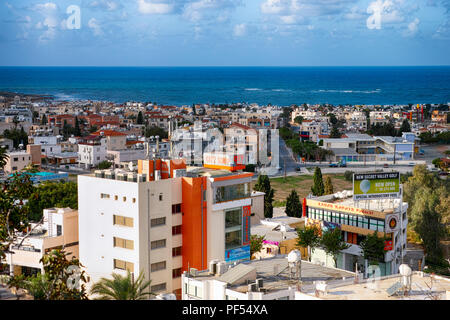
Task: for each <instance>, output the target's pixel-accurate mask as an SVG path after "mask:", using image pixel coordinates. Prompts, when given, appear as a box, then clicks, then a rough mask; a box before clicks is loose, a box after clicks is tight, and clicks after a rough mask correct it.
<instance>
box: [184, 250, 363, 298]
mask: <svg viewBox="0 0 450 320" xmlns="http://www.w3.org/2000/svg"><path fill="white" fill-rule="evenodd" d="M240 264H244V265H246V266H250V267H252V268H255V269H256V278H257V279H263V288H264V291H265V292H272V291H278V290H286V289H288V288H289V287H292V286H295V285H297V281H296V280H295V279H293V278H291V276H290V272H289V268H288V262H287V255H286V254H282V255H277V256H275V257H273V258H267V259H261V260H247V261H243V262H241V263H240ZM354 276H355V274H354V273H353V272H350V271H345V270H341V269H335V268H328V267H324V266H321V265H318V264H314V263H311V262H308V261H304V260H302V263H301V279H302V286H303V285H307V286H308V287H311V286H312V284H313V282H314V281H332V280H342V279H343V278H346V279H347V278H352V279H353V277H354ZM192 278H193V279H196V280H220V279H219V278H220V276H217V275H209V274H208V270H205V271H201V272H199V273H198V275H197V277H192ZM227 288H228V289H232V290H235V291H238V292H242V293H245V292H248V286H247V284H237V285H230V284H229V285H228V287H227Z"/></svg>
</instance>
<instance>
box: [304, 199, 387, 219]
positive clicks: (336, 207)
mask: <svg viewBox="0 0 450 320" xmlns="http://www.w3.org/2000/svg"><path fill="white" fill-rule="evenodd" d="M306 205H307V206H308V207H312V208H318V209H325V210H329V211H338V212H345V213H352V214H358V215H364V216H371V217H374V218H381V219H384V217H385V215H386V214H385V213H383V212H380V211H374V210H368V209H363V208H356V207H349V206H344V205H341V204H339V203H330V202H321V201H317V200H311V199H307V200H306Z"/></svg>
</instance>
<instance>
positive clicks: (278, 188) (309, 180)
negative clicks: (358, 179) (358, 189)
mask: <svg viewBox="0 0 450 320" xmlns="http://www.w3.org/2000/svg"><path fill="white" fill-rule="evenodd" d="M326 176H327V175H324V176H323V178H324V179H325V177H326ZM329 176H330V177H331V181H332V183H333V187H334V192H338V191H343V190H351V189H352V183H351V182H349V181H346V180H345V178H344V175H342V174H329ZM255 183H256V181H255V182H253V184H255ZM312 184H313V176H309V175H300V176H288V177H286V179H285V178H284V177H280V178H272V179H270V185H271V186H272V188H273V189H274V190H275V195H274V207H282V206H284V205H285V203H286V198H287V196H288V195H289V194H290V193H291V191H292V190H295V191H297V194H298V196H299V198H300V199H303V198H304V197H306V196H307V195H308V194H309V193H310V192H311V186H312Z"/></svg>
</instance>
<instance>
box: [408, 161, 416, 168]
mask: <svg viewBox="0 0 450 320" xmlns="http://www.w3.org/2000/svg"><path fill="white" fill-rule="evenodd" d="M415 165H416V164H415V163H414V162H410V163H408V166H412V167H414V166H415Z"/></svg>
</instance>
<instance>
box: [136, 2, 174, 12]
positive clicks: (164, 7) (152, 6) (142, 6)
mask: <svg viewBox="0 0 450 320" xmlns="http://www.w3.org/2000/svg"><path fill="white" fill-rule="evenodd" d="M138 6H139V7H138V8H139V12H140V13H144V14H169V13H173V12H174V9H175V5H174V4H173V3H167V2H164V1H158V0H149V1H148V2H147V1H145V0H138Z"/></svg>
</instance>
